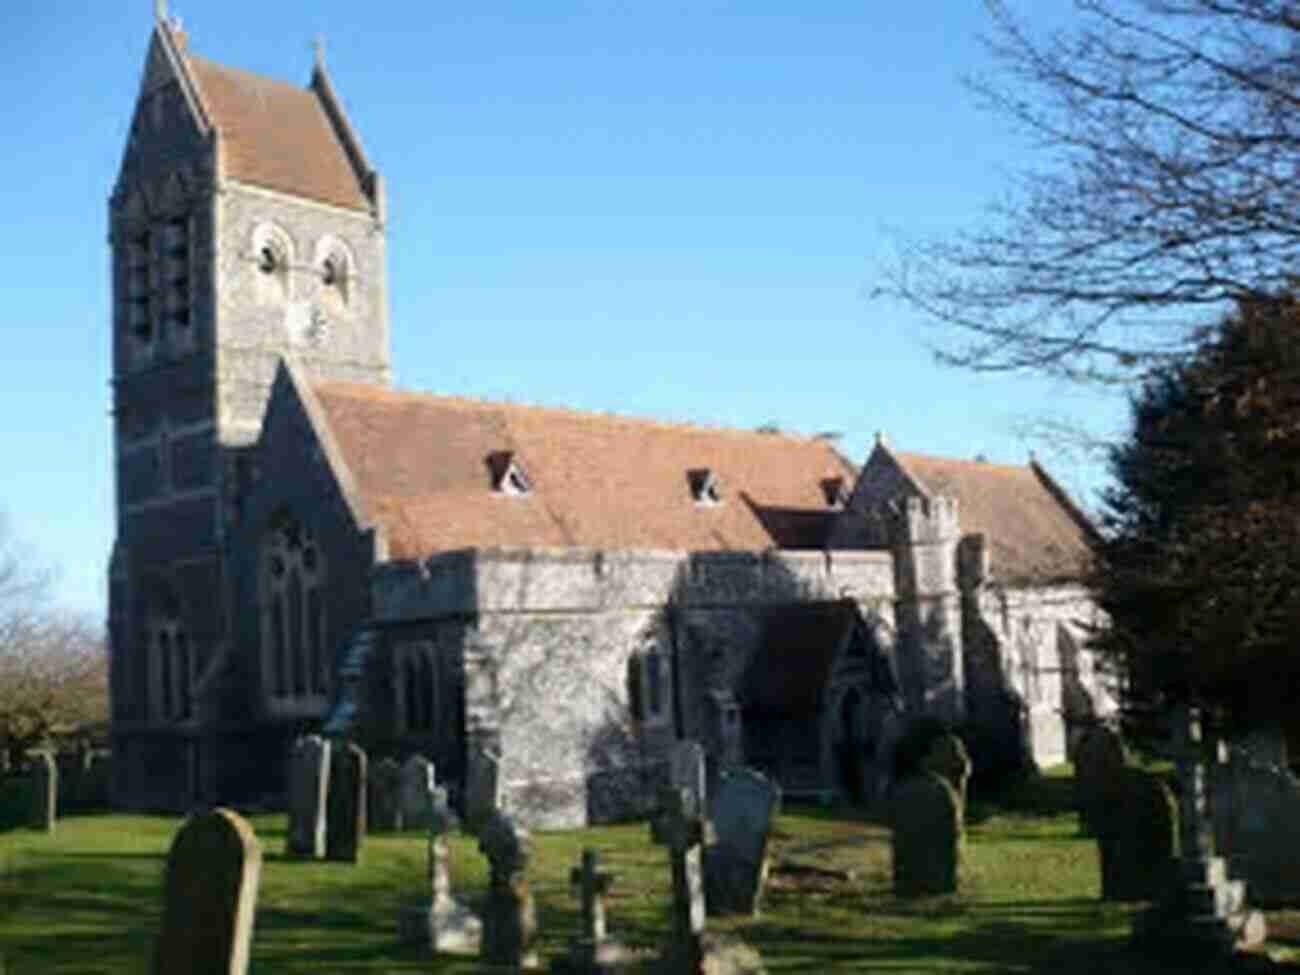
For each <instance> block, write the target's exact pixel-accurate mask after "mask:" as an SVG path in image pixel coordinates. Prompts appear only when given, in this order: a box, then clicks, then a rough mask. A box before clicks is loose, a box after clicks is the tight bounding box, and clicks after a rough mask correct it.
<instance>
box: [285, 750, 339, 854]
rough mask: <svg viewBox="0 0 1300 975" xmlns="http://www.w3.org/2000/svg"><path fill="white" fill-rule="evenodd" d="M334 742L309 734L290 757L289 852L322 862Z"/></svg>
mask: <svg viewBox="0 0 1300 975" xmlns="http://www.w3.org/2000/svg"><path fill="white" fill-rule="evenodd" d="M329 778H330V743H329V742H328V741H326V740H325V739H323V738H321V737H320V736H319V735H306V736H304V737H302V738H299V739H298V740H297V741H295V742H294V743H293V751H292V752H291V753H290V756H289V836H288V840H287V852H288V853H289V854H291V855H293V856H301V857H310V858H311V859H315V860H319V859H320V858H321V857H323V856H325V809H326V798H327V797H328V795H329Z"/></svg>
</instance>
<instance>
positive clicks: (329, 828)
mask: <svg viewBox="0 0 1300 975" xmlns="http://www.w3.org/2000/svg"><path fill="white" fill-rule="evenodd" d="M326 808H327V813H326V827H325V858H326V859H327V860H345V861H347V862H349V863H356V862H357V861H358V860H359V859H360V858H361V847H362V844H363V843H364V841H365V838H366V753H365V752H364V751H362V750H361V748H360V747H359V746H357V745H356V744H354V743H352V742H339V743H337V744H335V745H334V747H333V748H332V749H331V756H330V777H329V793H328V796H327V798H326Z"/></svg>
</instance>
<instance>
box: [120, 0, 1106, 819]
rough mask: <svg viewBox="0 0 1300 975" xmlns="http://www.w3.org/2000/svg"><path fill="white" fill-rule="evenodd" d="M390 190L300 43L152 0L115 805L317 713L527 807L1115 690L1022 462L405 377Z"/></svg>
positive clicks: (282, 765) (879, 753)
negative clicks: (208, 47) (645, 415)
mask: <svg viewBox="0 0 1300 975" xmlns="http://www.w3.org/2000/svg"><path fill="white" fill-rule="evenodd" d="M387 215H388V211H387V202H386V196H385V187H384V182H383V179H382V177H381V175H380V174H379V172H378V171H377V170H376V169H375V168H374V166H373V165H372V163H371V161H370V159H369V158H368V157H367V155H366V153H365V151H364V149H363V148H362V144H361V141H360V139H359V138H358V136H357V132H356V130H355V129H354V128H353V124H352V122H351V121H350V120H349V118H348V116H347V114H346V113H345V111H344V108H343V104H342V101H341V100H340V98H339V97H338V95H337V94H336V92H335V90H334V87H333V84H332V83H331V81H330V77H329V74H328V72H327V70H326V68H325V65H324V64H323V63H322V61H321V60H320V58H319V57H318V59H317V63H316V64H315V66H314V68H313V70H312V72H311V76H310V80H309V81H308V83H307V85H306V86H305V87H299V86H297V85H293V84H288V83H285V82H281V81H276V80H272V79H270V78H265V77H261V76H258V75H254V74H250V73H248V72H245V71H242V70H240V69H238V68H233V67H229V66H226V65H224V64H221V63H219V62H216V61H212V60H208V59H207V58H205V57H201V56H200V55H198V54H196V53H194V52H193V51H191V49H190V46H189V42H188V39H187V37H186V35H185V33H184V32H183V31H182V30H181V29H180V28H179V26H178V25H177V24H176V23H175V22H173V21H171V20H170V19H168V17H167V16H166V14H165V11H161V10H160V12H159V15H158V17H157V18H156V23H155V28H154V33H153V36H152V39H151V43H150V46H149V51H148V55H147V59H146V64H145V67H144V73H143V79H142V82H141V86H140V91H139V95H138V98H137V100H136V103H135V106H134V114H133V117H132V122H131V126H130V134H129V137H128V140H127V145H126V147H125V151H124V155H123V160H122V164H121V168H120V171H119V173H118V176H117V179H116V182H115V183H114V186H113V189H112V193H111V195H110V198H109V227H110V235H109V236H110V243H111V249H112V261H111V267H112V289H113V300H112V305H111V307H112V320H111V349H112V361H113V395H114V418H115V435H114V448H115V449H114V463H115V475H116V537H115V542H114V547H113V552H112V557H111V560H110V564H109V579H108V585H109V627H108V628H109V637H110V644H111V695H112V712H111V720H112V743H113V751H114V783H113V790H114V796H115V801H116V802H117V803H118V804H120V805H122V806H124V807H128V808H140V809H174V810H184V809H186V808H188V807H189V806H191V805H193V804H195V803H199V802H215V801H220V802H225V803H239V804H252V803H263V804H267V805H271V806H274V805H276V804H277V803H279V802H282V801H283V796H284V792H285V785H286V775H285V772H286V762H287V757H288V753H289V749H290V746H291V743H292V742H293V740H294V739H295V738H296V737H297V736H299V735H302V734H304V733H323V734H327V735H337V736H347V737H350V738H352V739H355V740H357V741H359V742H360V743H361V744H362V745H363V747H365V748H366V750H367V752H368V753H369V754H370V756H371V759H372V760H374V759H376V758H378V757H381V756H384V755H392V756H394V757H396V758H398V759H402V758H404V757H406V756H408V755H411V754H422V755H426V756H428V757H430V758H431V759H432V760H433V761H434V762H435V764H436V767H437V770H438V777H439V778H440V779H442V780H444V781H446V782H447V783H449V784H450V785H451V786H452V788H453V791H454V794H455V795H456V796H457V801H458V802H461V803H462V804H464V805H472V804H476V803H477V804H480V805H500V806H504V807H506V808H508V809H510V810H512V811H514V812H516V813H517V814H518V815H520V816H521V817H522V818H523V819H525V821H527V822H528V823H530V824H532V825H536V826H567V825H575V824H581V823H586V822H592V821H602V820H609V819H614V818H619V817H622V816H628V815H636V814H638V813H639V812H642V811H644V809H645V808H646V803H647V801H648V799H649V797H650V796H652V795H653V794H654V793H655V790H656V788H657V785H658V783H659V782H660V781H662V779H663V776H664V774H665V773H664V766H665V760H666V755H667V753H668V750H669V748H670V747H671V745H672V743H673V742H674V741H676V740H679V739H683V738H693V739H698V740H700V741H702V742H703V743H704V745H705V748H706V750H707V752H708V754H709V756H710V758H711V760H713V761H715V762H743V763H745V764H748V765H750V766H753V767H756V768H759V769H762V770H764V771H765V772H767V773H768V774H770V775H771V776H773V777H774V778H775V779H776V780H777V781H779V782H780V784H781V786H782V788H783V790H784V792H785V794H786V795H788V796H792V797H799V796H807V797H817V798H821V799H829V798H833V797H844V798H850V799H852V798H864V797H869V796H870V795H871V794H872V792H873V790H874V789H875V788H877V784H878V783H879V782H880V780H881V774H882V766H883V764H884V763H885V762H886V760H887V742H888V740H890V737H891V735H892V736H894V737H896V735H897V731H898V729H899V728H900V727H902V726H903V724H904V723H905V722H906V721H907V720H909V719H911V718H913V717H915V716H921V715H928V716H935V717H938V718H940V719H942V720H944V721H946V722H949V723H951V724H952V725H954V726H956V727H959V728H961V729H962V731H963V733H964V734H965V735H966V737H967V740H968V741H969V742H970V743H971V747H972V749H973V750H974V752H975V755H976V759H977V761H979V762H984V763H991V764H997V763H1004V764H1008V765H1015V764H1024V763H1036V764H1040V765H1041V764H1050V763H1053V762H1057V761H1061V760H1063V759H1064V757H1065V755H1066V753H1067V748H1068V744H1069V740H1070V736H1071V734H1072V732H1073V731H1075V730H1077V729H1078V728H1080V727H1082V726H1083V724H1084V723H1086V722H1087V721H1089V720H1091V719H1093V718H1095V717H1096V716H1098V715H1099V714H1102V713H1105V712H1107V711H1108V710H1109V709H1111V708H1113V703H1112V702H1111V699H1110V697H1109V695H1108V693H1107V691H1106V688H1105V685H1104V682H1103V681H1102V680H1101V679H1100V677H1099V675H1098V674H1097V672H1096V670H1095V668H1094V666H1093V660H1092V656H1091V653H1090V652H1089V651H1088V649H1087V647H1086V632H1087V627H1088V625H1089V624H1090V622H1091V621H1092V620H1093V619H1094V615H1095V610H1094V608H1093V606H1092V604H1091V603H1090V602H1089V600H1088V596H1087V593H1086V590H1085V589H1084V587H1083V586H1082V585H1081V582H1080V578H1081V573H1082V570H1083V567H1084V565H1085V562H1086V559H1087V554H1088V549H1089V542H1090V539H1091V537H1092V533H1093V529H1092V528H1091V526H1090V525H1089V523H1088V521H1087V519H1086V518H1085V517H1084V516H1083V514H1082V513H1081V512H1080V511H1079V509H1078V508H1077V507H1076V506H1075V505H1074V504H1073V503H1072V502H1071V500H1070V499H1069V498H1068V497H1067V495H1066V493H1065V492H1064V491H1063V490H1062V489H1061V488H1060V486H1059V485H1058V484H1057V483H1056V482H1055V481H1054V480H1053V479H1052V478H1051V477H1050V476H1049V475H1048V473H1047V472H1046V471H1045V470H1043V469H1042V467H1041V466H1039V465H1038V464H1037V463H1035V462H1032V461H1031V462H1030V463H1029V464H1027V465H1025V466H1010V465H999V464H990V463H984V462H980V461H971V460H955V459H946V458H940V457H930V456H925V455H922V454H915V453H909V452H903V451H901V450H898V449H896V448H895V447H894V446H893V445H891V444H889V443H887V442H886V441H884V440H883V439H878V442H877V444H876V446H875V448H874V449H873V450H872V451H871V453H870V455H869V456H868V457H866V458H857V459H855V458H848V457H845V456H843V455H841V453H840V452H839V451H838V450H837V449H836V446H835V444H834V443H833V442H831V441H829V440H827V439H825V438H818V437H802V436H792V435H789V434H784V433H780V432H767V431H761V430H760V431H744V430H730V429H720V428H713V427H705V426H695V425H688V424H670V423H662V422H656V421H651V420H642V419H634V418H627V417H619V416H610V415H605V414H591V413H582V412H577V411H573V410H568V409H560V408H551V407H534V406H522V405H516V404H508V403H494V402H483V401H477V400H470V399H461V398H456V397H444V396H433V395H429V394H424V393H415V392H405V391H402V390H399V389H395V388H393V386H392V384H391V365H390V355H389V322H388V302H387V281H386V268H385V224H386V221H387Z"/></svg>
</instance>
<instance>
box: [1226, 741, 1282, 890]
mask: <svg viewBox="0 0 1300 975" xmlns="http://www.w3.org/2000/svg"><path fill="white" fill-rule="evenodd" d="M1261 758H1263V759H1264V760H1261ZM1273 758H1274V756H1267V757H1264V756H1261V755H1260V754H1259V753H1258V751H1255V752H1250V751H1243V750H1240V749H1238V748H1233V749H1232V752H1231V759H1230V761H1229V762H1228V763H1227V764H1225V765H1220V766H1219V767H1218V768H1217V769H1215V771H1214V776H1213V791H1212V796H1213V805H1214V840H1215V843H1214V845H1215V850H1216V852H1217V853H1218V854H1219V855H1220V856H1223V857H1227V859H1228V866H1229V872H1230V873H1231V874H1232V876H1233V877H1237V878H1239V879H1241V880H1244V881H1245V882H1246V885H1247V888H1248V889H1249V891H1250V899H1251V901H1252V902H1253V903H1255V904H1259V905H1261V906H1272V905H1280V904H1284V903H1288V902H1294V901H1296V900H1300V782H1297V781H1296V779H1295V777H1294V776H1293V775H1291V773H1290V772H1289V771H1287V770H1286V767H1285V766H1283V765H1279V764H1277V763H1276V762H1275V761H1274V760H1273Z"/></svg>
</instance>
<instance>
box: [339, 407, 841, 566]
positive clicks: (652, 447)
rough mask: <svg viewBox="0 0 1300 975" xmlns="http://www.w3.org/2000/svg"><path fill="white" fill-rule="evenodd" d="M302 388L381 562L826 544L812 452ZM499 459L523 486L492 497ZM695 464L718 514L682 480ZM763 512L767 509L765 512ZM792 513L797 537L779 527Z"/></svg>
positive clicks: (753, 439)
mask: <svg viewBox="0 0 1300 975" xmlns="http://www.w3.org/2000/svg"><path fill="white" fill-rule="evenodd" d="M313 389H314V391H315V394H316V397H317V399H318V400H319V402H320V404H321V407H322V410H323V411H324V414H325V417H326V421H327V422H328V423H329V425H330V429H331V431H332V432H333V434H334V437H335V440H336V442H337V443H338V445H339V448H340V451H341V452H342V454H343V457H344V460H345V462H346V463H347V464H348V466H349V467H350V469H351V471H352V474H353V476H354V477H355V479H356V482H357V486H358V490H359V492H360V494H361V496H362V499H363V503H364V504H365V506H366V507H367V509H368V511H369V513H370V516H371V517H372V518H375V519H377V520H378V521H379V522H380V523H381V524H382V525H383V526H384V528H385V529H386V531H387V534H388V542H389V552H390V555H391V556H392V557H393V558H422V557H424V556H427V555H429V554H431V553H433V552H436V551H440V550H448V549H457V548H471V547H480V548H487V547H496V546H536V547H552V546H554V547H567V546H582V547H591V548H601V549H668V550H676V551H705V550H719V549H723V550H740V551H760V550H764V549H768V548H773V547H791V546H790V545H789V544H788V543H790V542H791V541H803V542H808V541H810V540H813V541H816V543H817V544H820V543H821V540H822V539H824V537H825V532H824V530H822V531H821V532H820V534H819V533H818V532H817V531H816V530H812V529H810V527H809V525H810V524H813V523H817V524H825V521H824V519H825V516H826V515H827V514H828V512H829V509H828V507H827V505H826V497H825V492H824V490H823V488H822V486H821V481H822V480H823V479H825V478H828V477H846V478H851V477H852V476H853V471H852V469H851V468H850V467H849V465H848V464H846V463H845V461H844V460H843V459H842V458H841V457H840V456H839V455H838V454H837V453H836V452H835V451H834V449H832V448H831V446H830V445H829V444H827V443H825V442H824V441H820V440H815V439H809V438H804V437H794V436H785V435H780V434H760V433H750V432H745V431H739V430H727V429H717V428H707V427H699V426H691V425H686V424H669V423H658V422H655V421H650V420H634V419H628V418H624V417H617V416H609V415H602V414H594V413H581V412H577V411H574V410H565V409H554V408H546V407H535V406H517V405H512V404H507V403H488V402H481V401H475V400H466V399H459V398H454V397H441V396H431V395H426V394H420V393H404V392H398V391H395V390H391V389H388V388H385V387H380V386H371V385H362V384H352V383H338V382H318V383H316V384H314V386H313ZM502 452H509V454H510V456H511V458H512V459H513V460H514V462H516V463H517V464H519V465H520V466H521V468H522V469H523V470H524V471H525V472H526V473H527V478H528V480H529V482H530V485H531V490H530V491H528V493H526V494H523V495H514V496H511V495H503V494H502V493H501V492H498V491H494V490H493V489H492V484H493V469H492V466H491V465H492V464H493V458H499V457H500V456H501V455H502ZM702 468H708V469H709V470H710V471H711V472H712V473H713V474H714V475H715V476H716V477H717V479H718V483H719V485H720V487H721V496H722V501H721V503H720V504H699V503H697V502H696V501H695V500H694V499H693V498H692V495H691V490H690V483H689V480H688V477H689V475H688V472H689V471H692V470H699V469H702ZM771 512H776V513H777V514H775V515H773V514H771ZM791 512H794V513H796V514H802V515H803V518H802V520H801V519H794V520H795V521H796V522H798V525H797V527H798V530H799V532H801V536H800V538H799V539H791V538H784V537H782V536H781V532H780V524H781V523H782V520H783V519H784V520H785V521H789V520H790V513H791Z"/></svg>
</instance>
